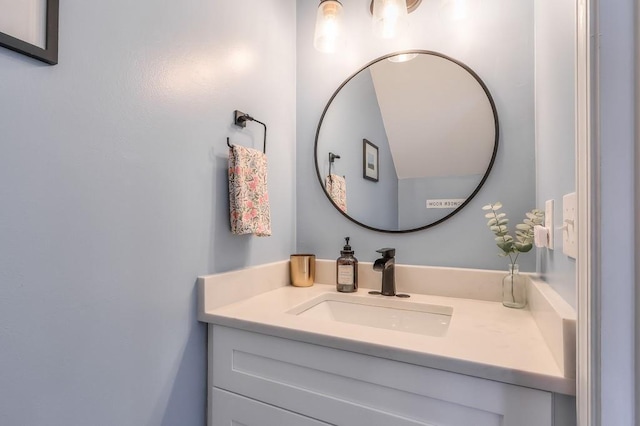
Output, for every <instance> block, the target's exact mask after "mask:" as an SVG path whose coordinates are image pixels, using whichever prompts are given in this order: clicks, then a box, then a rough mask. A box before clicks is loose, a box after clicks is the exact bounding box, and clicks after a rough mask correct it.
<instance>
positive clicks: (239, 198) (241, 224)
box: [229, 145, 271, 237]
mask: <svg viewBox="0 0 640 426" xmlns="http://www.w3.org/2000/svg"><path fill="white" fill-rule="evenodd" d="M229 218H230V221H231V232H232V233H233V234H236V235H242V234H255V235H257V236H258V237H268V236H270V235H271V213H270V209H269V194H268V192H267V156H266V155H265V154H263V153H262V152H260V151H257V150H255V149H252V148H246V147H244V146H238V145H234V146H233V147H232V148H230V149H229Z"/></svg>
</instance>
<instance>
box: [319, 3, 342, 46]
mask: <svg viewBox="0 0 640 426" xmlns="http://www.w3.org/2000/svg"><path fill="white" fill-rule="evenodd" d="M341 18H342V3H340V2H339V1H337V0H320V5H319V6H318V13H317V14H316V30H315V34H314V36H313V46H314V47H315V48H316V50H319V51H320V52H325V53H333V52H335V50H336V46H337V44H338V42H339V40H340V36H341V31H342V28H341V25H342V23H341V22H340V21H341Z"/></svg>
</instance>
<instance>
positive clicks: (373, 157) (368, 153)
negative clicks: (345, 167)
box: [362, 139, 380, 182]
mask: <svg viewBox="0 0 640 426" xmlns="http://www.w3.org/2000/svg"><path fill="white" fill-rule="evenodd" d="M379 166H380V161H379V159H378V147H377V146H376V145H375V144H373V143H371V142H369V141H368V140H366V139H362V177H363V178H365V179H368V180H372V181H374V182H377V181H378V176H379V173H378V167H379Z"/></svg>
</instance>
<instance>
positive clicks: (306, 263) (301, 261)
mask: <svg viewBox="0 0 640 426" xmlns="http://www.w3.org/2000/svg"><path fill="white" fill-rule="evenodd" d="M289 260H290V272H291V285H292V286H294V287H311V286H312V285H313V282H314V280H315V278H316V255H315V254H292V255H291V256H290V259H289Z"/></svg>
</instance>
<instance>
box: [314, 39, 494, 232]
mask: <svg viewBox="0 0 640 426" xmlns="http://www.w3.org/2000/svg"><path fill="white" fill-rule="evenodd" d="M411 53H418V54H427V55H434V56H438V57H440V58H443V59H446V60H448V61H451V62H453V63H455V64H456V65H458V66H460V67H462V68H464V69H465V70H466V71H467V72H468V73H469V74H471V75H472V76H473V78H475V79H476V81H477V82H478V83H479V84H480V87H482V90H484V93H485V94H486V95H487V99H489V104H490V105H491V110H492V111H493V121H494V125H495V128H496V134H495V140H494V145H493V153H492V154H491V160H490V161H489V166H488V167H487V171H486V172H485V173H484V175H483V176H482V179H481V180H480V183H479V184H478V186H476V188H475V189H474V190H473V192H472V193H471V195H470V196H468V197H467V199H466V200H465V201H464V202H463V203H462V204H461V205H460V206H459V207H458V208H456V209H455V210H454V211H452V212H451V213H449V214H448V215H446V216H445V217H443V218H441V219H438V220H436V221H434V222H432V223H429V224H427V225H424V226H421V227H418V228H412V229H401V230H390V229H380V228H375V227H373V226H369V225H366V224H364V223H362V222H359V221H357V220H355V219H354V218H352V217H351V216H349V215H348V214H347V213H345V212H343V211H342V209H340V207H338V205H337V204H336V203H335V202H334V201H333V199H332V198H331V196H330V195H329V193H328V192H327V190H326V188H325V187H324V186H323V184H322V176H321V175H320V167H319V166H318V138H319V137H320V128H321V127H322V122H323V121H324V117H325V115H326V113H327V111H328V110H329V107H330V106H331V103H332V102H333V100H334V98H335V97H336V96H337V95H338V93H340V90H342V88H343V87H344V86H345V85H346V84H347V83H348V82H349V81H351V79H353V78H354V77H355V76H356V75H358V74H359V73H360V72H362V71H364V70H365V69H367V68H368V67H370V66H371V65H373V64H375V63H376V62H379V61H382V60H385V59H387V58H390V57H393V56H397V55H402V54H411ZM499 139H500V127H499V123H498V111H497V110H496V105H495V102H494V101H493V97H491V93H489V89H488V88H487V86H486V85H485V84H484V82H483V81H482V79H481V78H480V77H479V76H478V74H476V73H475V72H474V71H473V70H472V69H471V68H469V67H468V66H467V65H465V64H463V63H462V62H460V61H458V60H455V59H453V58H451V57H449V56H447V55H444V54H442V53H438V52H434V51H431V50H404V51H400V52H394V53H390V54H388V55H384V56H381V57H379V58H376V59H374V60H372V61H370V62H369V63H367V64H366V65H364V66H363V67H361V68H360V69H359V70H357V71H356V72H355V73H353V74H352V75H351V76H349V77H348V78H347V79H346V80H345V81H344V82H343V83H342V84H341V85H340V86H339V87H338V88H337V89H336V91H335V92H333V95H331V98H330V99H329V102H327V105H326V106H325V108H324V110H323V111H322V115H321V116H320V121H319V122H318V128H317V130H316V139H315V143H314V149H313V158H314V162H315V166H316V175H317V177H318V183H319V184H320V187H321V188H322V191H323V192H324V195H325V196H326V197H327V199H328V200H329V202H331V204H332V205H333V207H335V208H336V210H338V212H340V213H341V214H342V215H343V216H344V217H346V218H347V219H349V220H350V221H351V222H353V223H355V224H356V225H359V226H362V227H363V228H366V229H370V230H372V231H377V232H384V233H388V234H405V233H409V232H416V231H422V230H424V229H428V228H431V227H434V226H436V225H438V224H440V223H442V222H444V221H445V220H447V219H449V218H451V217H452V216H453V215H455V214H456V213H458V212H459V211H460V210H462V209H463V208H464V207H465V206H466V205H467V204H469V202H470V201H471V200H472V199H473V197H475V196H476V194H477V193H478V192H479V191H480V188H482V186H483V185H484V183H485V181H486V180H487V178H488V177H489V173H490V172H491V169H492V168H493V164H494V162H495V160H496V155H497V153H498V143H499Z"/></svg>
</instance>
